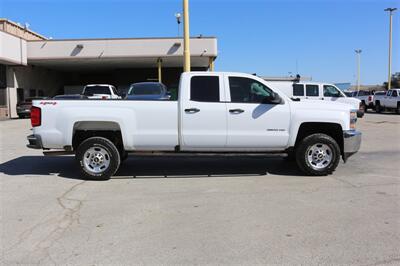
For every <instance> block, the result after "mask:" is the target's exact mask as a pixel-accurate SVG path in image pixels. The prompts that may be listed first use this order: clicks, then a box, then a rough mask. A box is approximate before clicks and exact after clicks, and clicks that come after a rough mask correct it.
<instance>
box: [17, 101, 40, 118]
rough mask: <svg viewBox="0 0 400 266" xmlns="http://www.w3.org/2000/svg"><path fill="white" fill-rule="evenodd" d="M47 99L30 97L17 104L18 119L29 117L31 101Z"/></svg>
mask: <svg viewBox="0 0 400 266" xmlns="http://www.w3.org/2000/svg"><path fill="white" fill-rule="evenodd" d="M44 99H47V97H30V98H26V99H25V100H23V101H20V102H18V103H17V115H18V117H19V118H25V117H30V115H31V107H32V101H33V100H44Z"/></svg>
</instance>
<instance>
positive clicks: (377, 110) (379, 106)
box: [375, 102, 382, 113]
mask: <svg viewBox="0 0 400 266" xmlns="http://www.w3.org/2000/svg"><path fill="white" fill-rule="evenodd" d="M375 112H377V113H380V112H382V107H381V103H380V102H376V103H375Z"/></svg>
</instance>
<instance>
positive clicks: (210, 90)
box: [190, 76, 219, 102]
mask: <svg viewBox="0 0 400 266" xmlns="http://www.w3.org/2000/svg"><path fill="white" fill-rule="evenodd" d="M190 100H191V101H196V102H219V77H218V76H195V77H192V79H191V81H190Z"/></svg>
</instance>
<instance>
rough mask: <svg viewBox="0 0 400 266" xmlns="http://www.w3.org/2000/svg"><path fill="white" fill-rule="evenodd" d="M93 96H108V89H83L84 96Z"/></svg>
mask: <svg viewBox="0 0 400 266" xmlns="http://www.w3.org/2000/svg"><path fill="white" fill-rule="evenodd" d="M94 94H108V95H110V94H111V92H110V89H109V88H108V86H89V87H86V88H85V93H84V95H85V96H93V95H94Z"/></svg>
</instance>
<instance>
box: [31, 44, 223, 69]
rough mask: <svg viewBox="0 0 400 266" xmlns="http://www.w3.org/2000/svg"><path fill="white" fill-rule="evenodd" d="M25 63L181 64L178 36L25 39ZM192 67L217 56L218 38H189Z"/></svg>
mask: <svg viewBox="0 0 400 266" xmlns="http://www.w3.org/2000/svg"><path fill="white" fill-rule="evenodd" d="M27 45H28V49H27V50H28V56H27V58H28V64H32V65H37V66H43V67H47V68H52V69H59V70H76V69H93V70H94V69H110V68H114V69H115V68H151V67H157V62H158V60H159V59H161V60H162V66H163V67H182V66H183V41H182V39H181V38H151V39H73V40H46V41H29V42H28V44H27ZM190 50H191V61H192V67H208V65H209V59H210V58H215V57H217V39H216V38H212V37H207V38H205V37H202V38H191V39H190Z"/></svg>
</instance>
